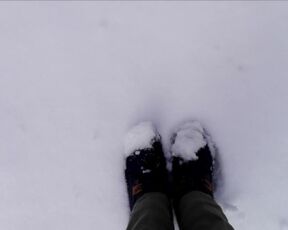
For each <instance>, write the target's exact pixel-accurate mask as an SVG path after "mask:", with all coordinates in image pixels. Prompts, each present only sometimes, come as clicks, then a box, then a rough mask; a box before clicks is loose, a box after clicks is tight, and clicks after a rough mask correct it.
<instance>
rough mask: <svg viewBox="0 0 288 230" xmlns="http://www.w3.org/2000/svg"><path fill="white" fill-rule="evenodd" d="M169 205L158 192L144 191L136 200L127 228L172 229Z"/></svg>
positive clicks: (164, 197)
mask: <svg viewBox="0 0 288 230" xmlns="http://www.w3.org/2000/svg"><path fill="white" fill-rule="evenodd" d="M173 229H174V225H173V219H172V211H171V205H170V202H169V199H168V197H167V196H166V195H165V194H163V193H159V192H151V193H146V194H144V195H143V196H142V197H140V198H139V200H137V202H136V203H135V205H134V208H133V210H132V212H131V216H130V221H129V224H128V227H127V230H173Z"/></svg>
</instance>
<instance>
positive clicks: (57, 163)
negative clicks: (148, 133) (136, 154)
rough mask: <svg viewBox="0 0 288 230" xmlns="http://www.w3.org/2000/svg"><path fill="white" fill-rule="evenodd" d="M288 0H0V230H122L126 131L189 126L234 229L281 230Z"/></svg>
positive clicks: (285, 200)
mask: <svg viewBox="0 0 288 230" xmlns="http://www.w3.org/2000/svg"><path fill="white" fill-rule="evenodd" d="M287 21H288V2H285V1H262V2H261V1H253V2H249V1H244V2H239V1H231V2H229V1H222V2H218V1H205V2H201V1H195V2H194V1H191V2H187V1H180V2H152V1H147V2H138V1H137V2H131V1H127V2H117V1H114V2H113V1H112V2H110V1H109V2H103V1H101V2H91V1H85V2H84V1H83V2H82V1H73V2H69V1H61V2H56V1H51V2H49V1H44V2H42V1H38V2H37V1H35V2H34V1H31V2H22V1H15V2H13V1H12V2H8V1H6V2H4V1H3V2H0V31H1V35H0V217H1V221H0V229H5V230H20V229H21V230H31V229H41V230H48V229H49V230H50V229H53V230H64V229H69V230H76V229H77V230H79V229H85V230H90V229H91V230H92V229H108V230H116V229H117V230H119V229H125V227H126V225H127V222H128V219H129V207H128V199H127V194H126V187H125V180H124V175H123V170H124V157H123V155H124V152H125V149H124V144H123V139H124V137H125V134H126V133H127V131H128V130H129V129H130V128H131V127H133V125H134V124H137V123H139V122H140V121H147V120H149V121H152V122H153V123H154V124H155V125H156V127H157V128H158V130H159V133H160V134H161V136H162V140H163V144H164V148H165V152H166V153H167V152H169V139H170V137H171V134H172V132H173V130H175V128H176V127H178V125H179V124H182V123H183V122H185V121H187V120H194V119H195V120H199V121H200V122H201V124H203V126H204V127H205V128H206V129H207V131H208V132H209V134H211V137H212V138H213V141H214V142H215V143H216V145H217V148H218V152H219V159H220V165H221V167H222V181H223V183H221V191H222V192H220V193H217V196H216V198H217V201H218V202H219V203H220V205H221V206H222V207H223V210H224V212H225V214H226V215H227V217H228V219H229V221H230V222H231V224H232V225H233V226H234V228H235V229H245V230H258V229H259V230H260V229H261V230H271V229H273V230H287V229H288V217H287V213H288V205H287V204H288V196H287V194H288V183H287V176H288V167H287V165H288V154H287V149H288V136H287V130H288V122H287V117H288V107H287V104H288V90H287V85H288V78H287V73H288V65H287V61H288V24H287Z"/></svg>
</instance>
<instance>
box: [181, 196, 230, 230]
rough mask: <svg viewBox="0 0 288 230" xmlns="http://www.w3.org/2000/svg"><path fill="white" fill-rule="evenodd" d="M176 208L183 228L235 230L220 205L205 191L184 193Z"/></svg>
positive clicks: (185, 229)
mask: <svg viewBox="0 0 288 230" xmlns="http://www.w3.org/2000/svg"><path fill="white" fill-rule="evenodd" d="M176 209H177V213H178V224H179V227H180V229H182V230H191V229H193V230H203V229H205V230H233V228H232V226H231V225H230V224H229V223H228V220H227V218H226V217H225V215H224V213H223V212H222V210H221V208H220V206H219V205H218V204H217V203H216V202H215V201H214V199H213V198H212V197H211V196H210V195H208V194H205V193H203V192H200V191H193V192H190V193H188V194H186V195H184V196H183V197H182V198H181V200H180V201H179V204H178V206H177V207H176Z"/></svg>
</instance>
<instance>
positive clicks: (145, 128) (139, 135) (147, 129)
mask: <svg viewBox="0 0 288 230" xmlns="http://www.w3.org/2000/svg"><path fill="white" fill-rule="evenodd" d="M155 140H160V136H159V134H158V132H157V130H156V127H155V126H154V125H153V123H152V122H149V121H146V122H141V123H139V124H137V125H136V126H134V127H133V128H132V129H131V130H129V132H128V133H127V134H126V138H125V140H124V142H125V143H124V148H125V149H124V153H125V155H126V156H129V155H130V154H132V153H133V152H135V151H136V150H140V149H149V148H151V147H152V144H153V141H155Z"/></svg>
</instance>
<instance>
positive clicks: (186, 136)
mask: <svg viewBox="0 0 288 230" xmlns="http://www.w3.org/2000/svg"><path fill="white" fill-rule="evenodd" d="M203 135H204V129H203V127H202V126H201V124H200V122H197V121H193V122H186V123H184V124H183V125H181V126H180V128H179V129H178V130H176V131H175V139H174V141H173V143H172V146H171V152H172V156H176V157H181V158H182V159H183V160H184V161H190V160H197V159H198V156H197V155H196V153H197V152H198V150H199V149H201V148H203V147H204V146H205V145H206V144H207V141H206V140H205V138H204V136H203Z"/></svg>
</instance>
